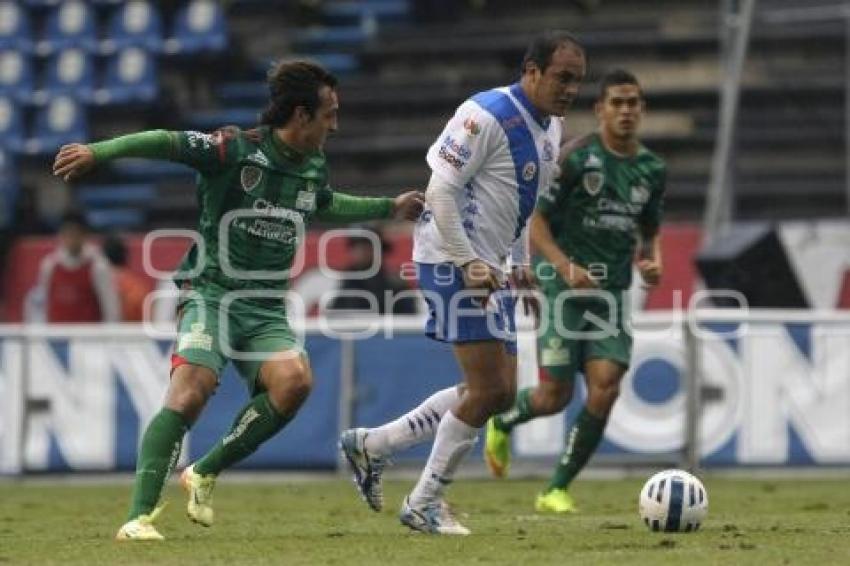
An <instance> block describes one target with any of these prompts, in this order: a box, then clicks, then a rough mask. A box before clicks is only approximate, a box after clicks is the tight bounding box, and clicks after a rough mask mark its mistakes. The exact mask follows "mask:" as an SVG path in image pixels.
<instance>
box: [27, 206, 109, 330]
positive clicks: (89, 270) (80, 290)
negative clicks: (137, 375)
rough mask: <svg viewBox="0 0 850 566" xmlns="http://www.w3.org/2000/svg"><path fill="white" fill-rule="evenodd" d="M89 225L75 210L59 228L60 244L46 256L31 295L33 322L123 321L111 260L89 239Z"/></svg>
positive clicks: (28, 316)
mask: <svg viewBox="0 0 850 566" xmlns="http://www.w3.org/2000/svg"><path fill="white" fill-rule="evenodd" d="M88 234H89V232H88V226H87V225H86V221H85V218H84V217H83V216H82V215H81V214H79V213H76V212H70V213H67V214H66V215H65V216H64V217H63V218H62V224H61V226H60V228H59V247H57V248H56V249H55V250H54V251H53V252H51V253H50V254H48V255H47V256H45V258H44V259H43V260H42V262H41V265H40V267H39V274H38V283H37V284H36V287H35V288H34V289H33V291H32V292H31V293H30V297H29V298H28V303H29V304H28V308H27V319H28V321H30V322H50V323H86V322H117V321H118V320H120V306H119V300H118V294H117V292H116V290H115V287H114V282H113V278H112V273H111V270H110V267H109V263H108V262H107V261H106V258H105V257H104V256H103V254H102V253H101V252H100V251H99V250H98V249H97V248H96V247H95V246H93V245H91V244H89V243H87V242H86V240H87V238H88Z"/></svg>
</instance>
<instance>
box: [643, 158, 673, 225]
mask: <svg viewBox="0 0 850 566" xmlns="http://www.w3.org/2000/svg"><path fill="white" fill-rule="evenodd" d="M666 191H667V168H666V167H665V166H664V165H661V166H660V167H659V168H658V171H657V177H656V184H655V186H654V187H652V194H651V195H650V197H649V201H647V203H646V206H645V207H644V209H643V211H642V212H641V215H640V221H639V223H640V227H641V228H642V230H643V231H644V232H649V233H655V232H657V231H658V227H659V226H660V225H661V220H662V218H663V216H664V193H665V192H666Z"/></svg>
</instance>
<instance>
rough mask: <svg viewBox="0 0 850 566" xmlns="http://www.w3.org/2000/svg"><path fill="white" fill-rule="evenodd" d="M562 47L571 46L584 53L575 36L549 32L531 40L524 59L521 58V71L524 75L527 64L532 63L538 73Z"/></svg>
mask: <svg viewBox="0 0 850 566" xmlns="http://www.w3.org/2000/svg"><path fill="white" fill-rule="evenodd" d="M564 45H572V46H574V47H576V48H578V49H579V50H580V51H581V52H582V53H584V46H583V45H582V44H581V42H580V41H579V40H578V38H577V37H576V36H574V35H573V34H571V33H570V32H568V31H564V30H549V31H546V32H543V33H542V34H540V35H538V36H537V37H535V38H534V39H533V40H531V43H529V44H528V49H526V51H525V57H523V58H522V67H521V71H522V72H523V73H524V72H525V69H526V66H527V65H528V63H534V64H535V65H537V67H538V68H539V69H540V72H543V71H545V70H546V67H548V66H549V64H550V63H551V62H552V54H553V53H555V51H557V50H558V48H559V47H561V46H564Z"/></svg>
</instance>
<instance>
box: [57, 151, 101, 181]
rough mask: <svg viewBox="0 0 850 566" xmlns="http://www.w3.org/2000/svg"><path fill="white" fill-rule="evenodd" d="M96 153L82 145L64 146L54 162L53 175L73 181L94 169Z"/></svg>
mask: <svg viewBox="0 0 850 566" xmlns="http://www.w3.org/2000/svg"><path fill="white" fill-rule="evenodd" d="M94 165H95V160H94V153H92V150H91V149H89V147H88V146H87V145H85V144H81V143H72V144H69V145H63V146H62V147H61V149H59V153H57V154H56V159H55V160H54V161H53V174H54V175H55V176H57V177H62V179H64V180H65V181H71V180H73V179H76V178H77V177H81V176H82V175H85V174H86V173H88V172H89V171H91V170H92V169H94Z"/></svg>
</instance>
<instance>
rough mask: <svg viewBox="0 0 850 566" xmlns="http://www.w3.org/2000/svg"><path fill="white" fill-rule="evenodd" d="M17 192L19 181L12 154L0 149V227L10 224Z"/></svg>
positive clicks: (12, 219)
mask: <svg viewBox="0 0 850 566" xmlns="http://www.w3.org/2000/svg"><path fill="white" fill-rule="evenodd" d="M19 192H20V182H19V180H18V174H17V170H16V167H15V163H14V161H13V159H12V155H11V154H10V153H7V152H5V151H3V150H2V149H0V229H5V228H9V227H10V226H11V225H12V222H13V221H14V218H15V206H16V205H17V202H18V193H19Z"/></svg>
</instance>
